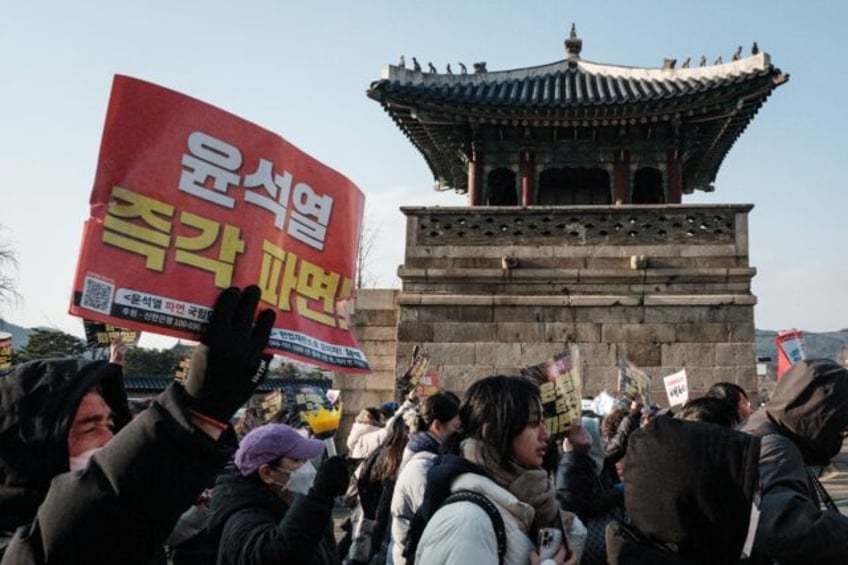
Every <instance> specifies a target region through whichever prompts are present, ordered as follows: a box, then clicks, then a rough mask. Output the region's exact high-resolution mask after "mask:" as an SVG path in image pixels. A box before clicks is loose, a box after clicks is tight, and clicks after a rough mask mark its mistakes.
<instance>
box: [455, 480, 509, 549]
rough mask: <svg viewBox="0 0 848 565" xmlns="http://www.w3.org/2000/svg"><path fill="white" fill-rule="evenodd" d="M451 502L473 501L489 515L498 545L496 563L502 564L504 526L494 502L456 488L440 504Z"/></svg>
mask: <svg viewBox="0 0 848 565" xmlns="http://www.w3.org/2000/svg"><path fill="white" fill-rule="evenodd" d="M453 502H473V503H474V504H476V505H477V506H479V507H480V508H482V509H483V510H484V511H485V512H486V514H488V515H489V519H490V520H491V521H492V528H494V530H495V539H496V540H497V545H498V563H499V564H500V565H503V562H504V555H506V528H505V527H504V521H503V517H502V516H501V513H500V512H499V511H498V509H497V507H495V504H494V502H492V501H491V500H489V498H488V497H486V496H484V495H482V494H480V493H478V492H474V491H471V490H458V491H456V492H454V493H453V494H451V495H450V496H449V497H447V498H446V499H445V501H444V502H443V503H442V506H445V505H447V504H451V503H453Z"/></svg>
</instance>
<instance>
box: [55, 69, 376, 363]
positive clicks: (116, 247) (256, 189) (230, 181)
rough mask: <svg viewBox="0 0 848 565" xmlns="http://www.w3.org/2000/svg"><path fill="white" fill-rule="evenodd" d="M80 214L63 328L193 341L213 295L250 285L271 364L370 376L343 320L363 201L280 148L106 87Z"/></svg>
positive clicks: (214, 117) (186, 104)
mask: <svg viewBox="0 0 848 565" xmlns="http://www.w3.org/2000/svg"><path fill="white" fill-rule="evenodd" d="M318 126H319V124H316V127H318ZM320 127H324V126H323V125H321V126H320ZM90 204H91V214H90V217H89V219H88V221H87V222H86V224H85V226H84V230H83V242H82V248H81V251H80V257H79V262H78V264H77V272H76V277H75V280H74V288H73V298H72V303H71V307H70V312H71V313H72V314H74V315H77V316H82V317H84V318H88V319H91V320H96V321H100V322H104V323H110V324H114V325H117V326H120V327H126V328H130V329H137V330H146V331H152V332H155V333H160V334H165V335H170V336H174V337H181V338H189V339H197V335H198V332H200V331H201V330H202V328H203V327H204V326H205V324H206V323H207V321H208V319H209V315H210V313H211V306H212V304H214V301H215V298H216V297H217V295H218V293H219V292H220V291H221V290H222V289H225V288H227V287H229V286H238V287H244V286H247V285H250V284H256V285H258V286H259V287H260V288H261V289H262V298H261V304H260V307H263V308H272V309H274V310H276V313H277V321H276V324H275V327H274V329H273V330H272V332H271V337H270V340H269V349H270V350H271V351H273V352H275V353H280V354H284V355H287V356H289V357H293V358H296V359H299V360H302V361H306V362H308V363H311V364H313V365H319V366H322V367H325V368H329V369H337V370H338V369H341V370H344V371H345V372H353V373H356V372H367V371H368V370H369V368H368V362H367V360H366V359H365V356H364V354H363V353H362V350H361V348H360V347H359V345H358V344H357V342H356V339H355V338H354V336H353V334H352V332H351V331H350V328H349V324H348V317H347V312H348V310H349V308H348V305H349V302H350V300H352V290H353V286H354V285H353V279H354V273H355V263H356V255H357V250H358V243H359V233H360V229H361V222H362V212H363V209H364V205H365V198H364V195H363V194H362V192H361V191H360V190H359V188H357V187H356V185H355V184H353V183H352V182H351V181H350V180H348V179H347V178H345V177H344V176H343V175H341V174H340V173H338V172H337V171H335V170H333V169H331V168H329V167H327V166H325V165H323V164H322V163H320V162H319V161H317V160H316V159H314V158H313V157H311V156H310V155H307V154H306V153H304V152H302V151H300V150H299V149H297V148H296V147H294V146H293V145H291V144H290V143H288V142H287V141H286V140H285V139H283V138H282V137H280V136H278V135H276V134H274V133H272V132H269V131H267V130H265V129H263V128H261V127H259V126H257V125H255V124H252V123H250V122H248V121H246V120H243V119H241V118H239V117H237V116H234V115H232V114H229V113H227V112H225V111H223V110H220V109H218V108H215V107H214V106H210V105H209V104H206V103H204V102H201V101H198V100H195V99H193V98H190V97H188V96H185V95H183V94H180V93H178V92H174V91H172V90H168V89H166V88H163V87H160V86H157V85H155V84H151V83H148V82H144V81H141V80H137V79H134V78H130V77H125V76H116V77H115V80H114V83H113V86H112V96H111V99H110V103H109V109H108V112H107V115H106V124H105V126H104V130H103V139H102V142H101V148H100V157H99V161H98V166H97V172H96V175H95V181H94V188H93V190H92V194H91V201H90Z"/></svg>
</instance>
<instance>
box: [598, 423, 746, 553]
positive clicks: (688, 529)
mask: <svg viewBox="0 0 848 565" xmlns="http://www.w3.org/2000/svg"><path fill="white" fill-rule="evenodd" d="M759 449H760V441H759V438H756V437H753V436H750V435H748V434H745V433H743V432H740V431H736V430H732V429H729V428H727V427H724V426H719V425H716V424H711V423H707V422H697V421H687V420H681V419H677V418H671V417H668V416H660V417H657V418H654V419H653V420H652V421H651V422H650V423H649V424H648V425H646V426H643V427H642V428H640V429H639V430H637V431H635V432H633V434H632V435H631V436H630V440H629V442H628V447H627V488H626V489H625V493H624V505H625V508H626V511H627V514H628V517H629V524H627V525H624V524H621V523H616V522H614V523H611V524H610V525H608V526H607V532H606V540H607V558H608V562H609V563H611V564H619V565H642V564H644V565H659V564H667V563H668V564H670V563H700V564H704V565H719V564H731V563H738V562H739V561H740V559H741V557H742V553H743V550H744V549H747V550H748V551H750V548H746V547H745V542H746V540H747V539H748V530H749V517H750V516H751V513H752V508H753V504H754V502H755V500H756V493H757V486H758V480H759V476H758V471H757V465H758V458H759Z"/></svg>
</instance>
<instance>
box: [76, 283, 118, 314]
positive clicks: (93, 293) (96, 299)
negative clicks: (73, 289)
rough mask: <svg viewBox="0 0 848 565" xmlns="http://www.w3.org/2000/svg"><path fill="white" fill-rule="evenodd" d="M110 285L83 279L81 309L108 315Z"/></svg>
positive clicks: (110, 298) (110, 306) (111, 287)
mask: <svg viewBox="0 0 848 565" xmlns="http://www.w3.org/2000/svg"><path fill="white" fill-rule="evenodd" d="M114 289H115V287H114V286H112V285H111V284H109V283H107V282H104V281H102V280H99V279H94V278H91V277H86V278H85V288H84V289H83V291H82V307H83V308H88V309H89V310H96V311H97V312H102V313H104V314H108V313H109V311H110V310H111V308H112V291H113V290H114Z"/></svg>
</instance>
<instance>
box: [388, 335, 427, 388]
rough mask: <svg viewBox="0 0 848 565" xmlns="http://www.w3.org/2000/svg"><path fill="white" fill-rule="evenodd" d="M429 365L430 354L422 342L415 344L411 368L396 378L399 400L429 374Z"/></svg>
mask: <svg viewBox="0 0 848 565" xmlns="http://www.w3.org/2000/svg"><path fill="white" fill-rule="evenodd" d="M429 367H430V356H429V355H428V354H427V352H426V351H425V350H424V348H423V347H421V344H415V346H413V348H412V361H411V362H410V364H409V368H408V369H407V370H406V371H405V372H403V373H402V374H400V375H399V376H398V377H397V379H395V380H396V382H395V385H396V386H395V391H396V396H397V399H398V401H402V400H403V398H405V397H406V395H407V394H408V393H409V391H411V390H412V389H414V388H416V387H417V386H418V383H419V382H420V381H421V379H422V378H423V377H424V375H426V374H427V369H428V368H429Z"/></svg>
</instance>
